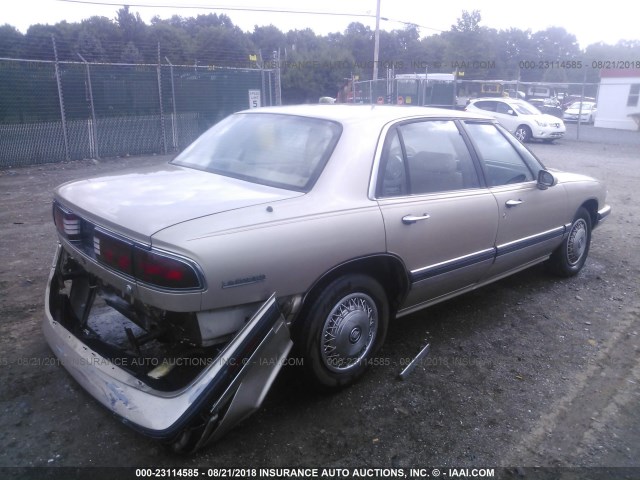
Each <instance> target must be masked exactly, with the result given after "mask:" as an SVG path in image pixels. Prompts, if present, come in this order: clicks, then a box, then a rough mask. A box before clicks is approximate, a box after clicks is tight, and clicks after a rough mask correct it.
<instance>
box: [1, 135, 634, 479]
mask: <svg viewBox="0 0 640 480" xmlns="http://www.w3.org/2000/svg"><path fill="white" fill-rule="evenodd" d="M620 133H625V137H624V138H625V141H622V142H616V141H615V139H614V140H613V141H609V143H590V142H584V141H583V142H576V141H575V140H572V139H570V138H568V139H565V140H562V141H560V142H558V143H557V144H554V145H545V144H532V145H531V148H532V149H533V150H534V151H535V152H536V153H537V154H538V155H539V156H540V157H541V158H542V159H543V161H545V162H546V164H547V165H548V166H550V167H555V168H560V169H566V170H570V171H576V172H582V173H586V174H589V175H592V176H595V177H598V178H600V179H602V180H604V181H605V182H606V183H607V184H608V188H609V203H610V204H611V205H612V206H613V208H614V212H613V214H612V216H611V217H610V218H609V219H608V220H607V222H606V223H605V224H604V225H603V226H602V227H600V228H599V229H597V230H596V231H595V232H594V237H593V244H592V249H591V254H590V258H589V260H588V262H587V265H586V267H585V268H584V270H583V271H582V272H581V273H580V275H578V276H577V277H575V278H572V279H569V280H560V279H557V278H554V277H550V276H549V275H548V274H547V273H545V271H544V269H542V268H539V267H535V268H532V269H530V270H528V271H525V272H522V273H520V274H518V275H516V276H514V277H511V278H509V279H506V280H503V281H501V282H499V283H496V284H494V285H491V286H489V287H486V288H483V289H480V290H478V291H475V292H473V293H470V294H467V295H464V296H462V297H459V298H458V299H455V300H453V301H449V302H446V303H444V304H440V305H438V306H436V307H433V308H430V309H428V310H426V311H424V312H421V313H418V314H414V315H412V316H411V317H408V318H403V319H401V320H398V321H396V322H395V324H392V326H391V328H390V332H389V336H388V341H387V343H386V346H385V347H384V348H383V350H382V352H381V353H380V359H382V361H381V362H380V363H381V364H382V365H380V366H377V367H374V368H372V369H371V370H370V372H369V374H368V375H367V376H366V377H365V378H364V379H363V380H362V381H360V382H359V383H358V384H356V385H355V386H353V387H352V388H350V389H347V390H345V391H343V392H340V393H337V394H334V395H332V396H318V395H317V394H314V393H311V392H309V391H307V390H304V389H302V388H301V387H299V382H298V381H297V379H296V375H297V371H296V370H295V368H292V367H290V368H288V369H285V371H284V372H283V373H282V374H281V375H280V377H279V379H278V381H277V383H276V385H275V387H274V388H273V389H272V390H271V392H270V394H269V396H268V397H267V400H266V402H265V405H264V406H263V408H262V409H261V410H260V411H259V412H258V413H257V414H256V415H254V416H253V417H252V418H250V419H249V420H248V421H245V422H244V423H243V424H242V425H240V426H239V427H238V428H236V429H235V430H234V431H232V432H231V433H230V434H229V435H227V436H226V437H225V439H224V440H223V441H222V442H220V443H218V444H216V445H214V446H212V447H211V448H209V449H207V450H205V451H204V452H200V453H199V454H197V455H195V456H192V457H180V456H177V455H173V454H171V453H169V452H168V451H166V450H165V449H164V448H163V447H162V446H161V445H159V444H157V443H154V442H152V441H150V440H147V439H145V438H143V437H141V436H139V435H138V434H136V433H134V432H133V431H131V430H129V429H128V428H127V427H125V426H123V425H121V424H120V423H119V422H117V421H116V420H115V419H114V418H113V417H112V416H111V415H110V414H109V413H108V412H107V411H106V410H105V409H103V408H102V407H101V406H100V405H98V404H97V402H95V401H94V400H93V399H92V398H90V397H89V396H88V395H87V394H85V393H84V392H83V391H82V390H81V389H80V388H79V387H78V386H77V385H76V383H75V382H74V380H73V379H72V378H71V377H70V376H69V375H67V373H66V372H65V371H64V369H62V368H61V367H59V366H58V365H56V361H55V359H54V357H53V355H52V353H51V352H50V350H49V349H48V347H47V346H46V344H45V341H44V338H43V336H42V334H41V332H40V322H41V318H42V316H43V299H44V289H45V284H46V277H47V274H48V270H49V265H50V263H51V258H52V255H53V251H54V245H55V234H54V227H53V225H52V221H51V192H52V190H53V188H54V187H55V186H56V185H58V184H60V183H62V182H64V181H67V180H71V179H76V178H79V177H84V176H89V175H94V174H103V173H109V172H112V171H116V170H120V169H122V168H124V167H128V166H134V165H141V164H143V165H146V164H151V163H155V162H162V161H166V158H163V157H148V158H128V159H114V160H104V161H100V162H95V161H82V162H74V163H70V164H58V165H46V166H39V167H31V168H21V169H9V170H4V171H0V199H1V201H2V208H1V209H0V226H1V227H0V228H1V229H2V230H1V233H0V319H1V320H0V409H1V412H2V414H1V415H0V444H1V445H4V448H2V449H1V450H0V466H3V467H8V466H113V465H121V466H141V465H144V466H167V467H168V466H174V467H191V466H205V467H216V466H235V467H245V468H246V467H296V466H307V467H308V466H320V467H363V466H372V467H416V466H425V467H429V466H439V467H488V466H490V467H499V466H520V467H530V466H536V465H542V466H586V467H594V466H627V467H640V409H639V408H638V407H639V405H640V335H639V332H640V297H639V295H638V285H639V283H640V282H639V281H638V279H639V277H640V255H639V254H638V247H639V246H640V202H638V196H637V190H636V188H638V187H639V186H640V148H639V146H640V133H638V134H637V141H634V140H633V138H634V137H632V136H631V135H629V136H627V135H626V133H629V132H620ZM585 135H586V133H585V132H582V133H581V138H583V139H584V138H585ZM628 139H631V141H629V140H628ZM425 341H429V342H430V343H431V345H432V349H431V354H430V356H429V357H427V359H425V361H424V362H423V363H422V364H421V365H420V366H419V367H418V368H417V369H416V370H415V371H414V372H413V373H412V374H411V376H409V378H408V379H407V380H405V381H399V380H397V379H396V375H397V374H398V373H399V371H400V370H401V363H402V361H403V359H405V358H407V357H412V356H413V355H415V354H416V353H417V352H418V351H419V350H420V349H421V348H422V346H423V345H424V343H425ZM525 471H526V469H525V470H524V471H523V470H517V471H515V473H514V475H516V476H517V475H521V474H523V473H524V472H525ZM637 473H638V475H639V476H640V469H639V470H637ZM527 478H530V477H527Z"/></svg>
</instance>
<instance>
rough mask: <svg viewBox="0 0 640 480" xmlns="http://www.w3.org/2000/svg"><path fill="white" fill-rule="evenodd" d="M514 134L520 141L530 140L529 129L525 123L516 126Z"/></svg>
mask: <svg viewBox="0 0 640 480" xmlns="http://www.w3.org/2000/svg"><path fill="white" fill-rule="evenodd" d="M514 135H515V137H516V138H517V139H518V140H520V141H521V142H522V143H526V142H528V141H529V140H531V129H530V128H529V127H527V126H526V125H520V126H519V127H518V128H516V131H515V133H514Z"/></svg>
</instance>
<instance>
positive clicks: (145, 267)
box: [53, 202, 204, 290]
mask: <svg viewBox="0 0 640 480" xmlns="http://www.w3.org/2000/svg"><path fill="white" fill-rule="evenodd" d="M53 220H54V222H55V224H56V228H57V229H58V231H59V232H60V234H61V235H62V236H63V237H64V238H66V239H67V240H70V241H73V240H80V241H81V242H80V243H78V242H75V243H74V245H75V246H76V247H78V248H79V249H80V250H81V251H83V252H84V253H85V254H88V255H89V256H92V257H94V258H95V259H96V260H97V261H98V262H99V263H101V264H102V265H105V266H106V267H109V268H110V269H112V270H116V271H118V272H121V273H123V274H125V275H128V276H130V277H134V278H135V279H137V280H139V281H140V282H142V283H145V284H147V285H150V286H155V287H159V288H164V289H168V290H197V289H201V288H203V286H204V282H203V281H202V280H201V279H202V276H201V275H199V273H198V269H197V267H196V265H195V264H194V263H193V262H190V261H189V260H186V259H183V258H180V257H176V256H173V255H171V254H168V253H164V252H159V251H157V250H152V249H150V248H147V247H145V246H142V245H137V244H134V242H133V241H131V240H127V239H126V238H123V237H120V236H118V235H114V234H111V233H108V232H106V231H105V230H103V229H101V228H100V227H97V228H95V227H94V225H93V224H91V223H89V222H86V221H85V222H84V225H85V226H84V227H83V220H82V219H81V218H80V217H78V216H77V215H75V214H74V213H72V212H70V211H68V210H66V209H65V208H63V207H62V206H61V205H59V204H58V203H57V202H54V204H53ZM83 228H84V230H85V235H84V237H82V230H83ZM91 232H93V245H91Z"/></svg>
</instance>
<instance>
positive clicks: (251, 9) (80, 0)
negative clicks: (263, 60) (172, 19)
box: [56, 0, 389, 20]
mask: <svg viewBox="0 0 640 480" xmlns="http://www.w3.org/2000/svg"><path fill="white" fill-rule="evenodd" d="M56 1H58V2H66V3H82V4H87V5H107V6H112V7H125V6H129V7H138V8H175V9H180V8H186V9H194V10H229V11H244V12H269V13H297V14H303V15H328V16H341V17H366V18H375V17H376V16H375V15H372V14H370V13H341V12H314V11H310V10H284V9H275V8H255V7H228V6H203V5H157V4H153V5H152V4H145V3H131V2H125V3H119V2H98V1H91V0H56ZM381 18H382V17H381ZM383 19H384V20H389V19H388V18H383Z"/></svg>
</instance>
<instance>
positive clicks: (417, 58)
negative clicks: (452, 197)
mask: <svg viewBox="0 0 640 480" xmlns="http://www.w3.org/2000/svg"><path fill="white" fill-rule="evenodd" d="M52 36H53V37H55V40H56V45H57V50H58V58H59V59H60V60H72V61H78V60H79V57H78V54H80V55H82V56H83V57H84V58H85V59H86V60H87V61H90V62H105V63H117V62H126V63H136V64H140V63H149V64H156V63H157V62H158V60H159V59H160V61H162V62H163V63H164V62H166V60H165V58H167V59H169V61H170V62H171V63H172V64H173V65H194V64H197V65H212V66H214V68H217V67H224V66H242V67H255V66H257V64H258V62H259V59H260V58H262V60H263V61H265V62H267V61H272V60H273V59H274V52H276V57H277V56H278V52H279V56H280V57H279V58H280V59H281V61H283V62H284V61H286V62H288V63H289V64H291V65H294V64H298V65H313V66H312V67H304V68H293V67H291V68H290V67H289V66H287V64H286V63H285V64H284V65H285V66H284V67H283V69H282V92H283V98H284V99H285V100H286V101H291V102H293V101H317V98H318V97H320V96H322V95H329V96H335V95H336V92H337V87H338V86H341V85H343V84H344V80H345V78H350V77H351V76H352V75H359V76H360V78H361V79H362V80H366V79H369V78H371V75H372V71H373V48H374V31H373V30H372V29H371V27H369V26H366V25H364V24H362V23H360V22H353V23H351V24H349V26H348V27H347V28H346V29H345V30H344V31H343V32H336V33H331V34H329V35H326V36H319V35H316V34H315V33H314V32H313V30H311V29H309V28H307V29H303V30H291V31H289V32H282V31H280V30H279V29H278V28H276V27H275V26H273V25H268V26H255V27H254V29H253V31H252V32H243V31H242V30H241V29H239V28H238V27H237V26H235V25H234V24H233V22H232V20H231V18H230V17H228V16H227V15H220V14H214V13H212V14H207V15H198V16H196V17H181V16H178V15H174V16H173V17H171V18H169V19H160V18H159V17H154V18H153V19H152V20H151V22H150V24H149V25H147V24H145V23H144V22H143V21H142V19H141V18H140V16H139V15H138V14H133V13H132V12H131V11H130V10H129V7H127V6H124V7H122V8H121V9H119V10H118V11H117V14H116V17H115V18H113V19H109V18H105V17H98V16H94V17H91V18H88V19H86V20H83V21H82V22H80V23H67V22H60V23H57V24H55V25H33V26H31V27H30V28H29V30H28V31H27V33H26V34H24V35H23V34H21V33H20V32H19V31H17V30H16V29H15V28H14V27H12V26H10V25H3V26H0V56H4V57H15V58H25V59H39V60H52V59H53V58H54V54H53V46H52ZM158 46H159V51H158ZM253 55H255V56H256V57H255V58H257V60H256V61H254V60H250V59H249V58H250V56H253ZM638 58H640V41H638V40H629V41H622V42H619V43H618V44H616V45H605V44H602V43H598V44H594V45H589V46H588V47H587V48H586V50H585V51H581V50H580V48H579V46H578V43H577V41H576V37H575V36H574V35H573V34H571V33H569V32H567V31H566V30H565V29H564V28H561V27H550V28H547V29H545V30H542V31H538V32H531V31H530V30H524V31H523V30H520V29H517V28H510V29H507V30H501V31H496V30H494V29H489V28H487V27H485V26H483V25H482V15H481V13H480V11H479V10H473V11H471V12H469V11H464V10H463V11H462V13H461V16H460V18H458V19H457V21H456V22H455V23H454V24H453V25H452V26H451V28H450V30H449V31H447V32H442V33H438V34H434V35H430V36H426V37H421V36H420V30H419V28H418V27H417V26H416V25H407V26H406V27H405V28H402V29H397V30H393V31H384V30H383V31H381V32H380V52H379V60H380V64H379V65H378V66H379V76H380V77H381V78H384V76H385V75H386V68H387V67H393V68H394V72H395V73H424V72H425V71H427V70H428V71H429V72H445V73H451V72H454V71H459V72H462V71H464V78H465V79H516V78H519V79H520V80H521V81H523V82H527V81H529V82H531V81H557V82H567V81H568V82H582V81H583V80H584V78H585V75H586V80H587V81H588V82H597V81H598V75H599V69H598V68H591V66H592V62H593V61H599V60H600V61H601V60H607V59H611V60H625V59H628V60H637V59H638ZM574 60H575V61H582V64H583V65H585V68H582V69H561V68H528V69H527V68H521V66H522V64H523V62H529V64H530V65H536V66H537V65H538V64H539V62H542V63H544V62H547V63H548V62H562V61H574ZM324 67H326V68H324Z"/></svg>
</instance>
